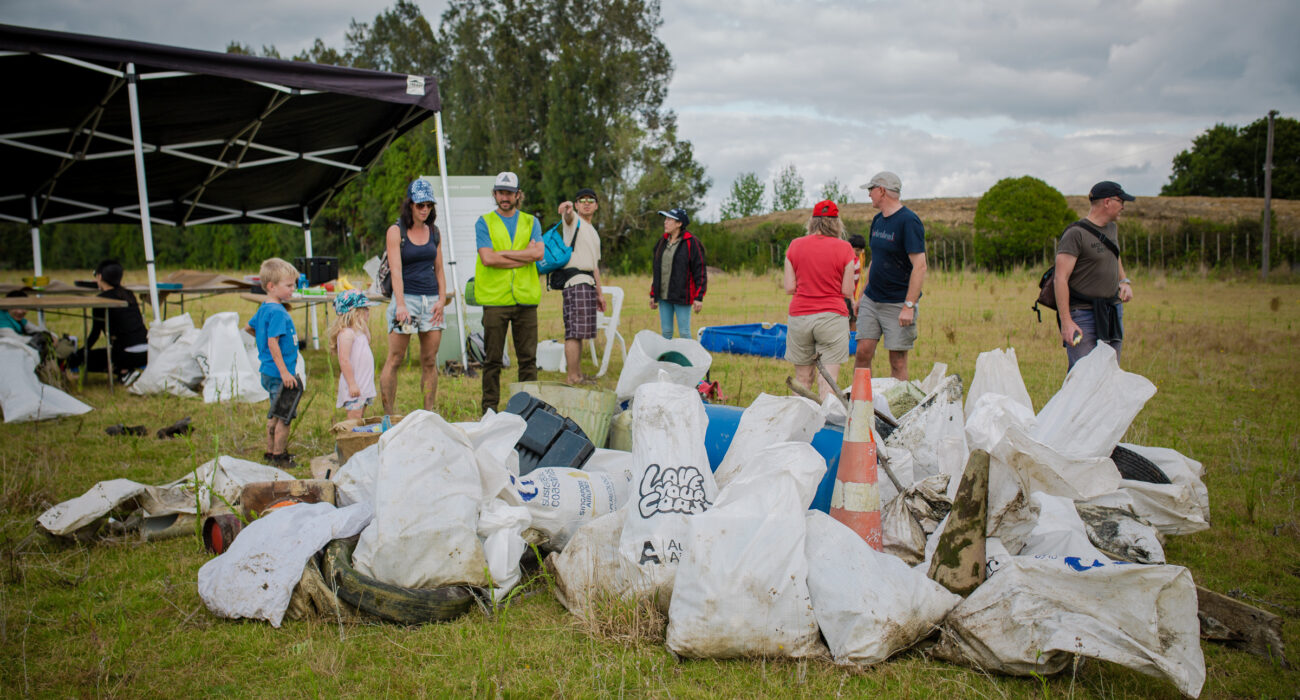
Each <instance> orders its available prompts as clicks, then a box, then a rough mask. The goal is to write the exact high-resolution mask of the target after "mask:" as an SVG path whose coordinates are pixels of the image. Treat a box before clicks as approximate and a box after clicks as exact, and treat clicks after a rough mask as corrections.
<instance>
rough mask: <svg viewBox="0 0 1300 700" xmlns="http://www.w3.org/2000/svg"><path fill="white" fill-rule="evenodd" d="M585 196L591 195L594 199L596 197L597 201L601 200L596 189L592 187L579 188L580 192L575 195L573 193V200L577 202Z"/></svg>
mask: <svg viewBox="0 0 1300 700" xmlns="http://www.w3.org/2000/svg"><path fill="white" fill-rule="evenodd" d="M583 197H591V198H592V199H594V200H596V201H600V197H597V196H596V190H593V189H591V188H590V187H584V188H582V189H580V190H578V193H577V194H575V195H573V201H575V202H576V201H578V200H579V199H582V198H583Z"/></svg>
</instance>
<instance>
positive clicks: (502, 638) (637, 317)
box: [0, 270, 1300, 697]
mask: <svg viewBox="0 0 1300 700" xmlns="http://www.w3.org/2000/svg"><path fill="white" fill-rule="evenodd" d="M1136 272H1137V274H1135V275H1134V277H1135V280H1136V284H1135V293H1136V299H1135V301H1134V303H1133V304H1132V305H1130V307H1129V308H1128V309H1127V311H1126V314H1125V321H1126V335H1127V339H1126V342H1125V346H1124V353H1123V364H1124V366H1125V368H1126V369H1128V370H1130V371H1133V372H1137V373H1139V374H1142V375H1144V376H1146V377H1147V378H1149V379H1150V380H1151V381H1153V382H1154V383H1155V384H1156V386H1157V387H1158V393H1157V394H1156V395H1155V397H1154V398H1153V399H1152V400H1151V401H1150V402H1149V403H1148V404H1147V405H1146V408H1145V410H1143V411H1142V413H1141V414H1140V415H1139V416H1138V418H1137V420H1136V421H1135V423H1134V424H1133V426H1132V428H1131V429H1130V431H1129V434H1128V436H1127V439H1128V440H1129V441H1132V442H1136V443H1139V444H1145V445H1158V446H1165V447H1171V448H1174V449H1177V450H1179V451H1181V452H1183V453H1184V454H1187V455H1188V456H1191V457H1193V458H1195V459H1198V460H1200V461H1201V462H1203V463H1204V464H1205V467H1206V472H1207V479H1206V481H1207V483H1208V485H1209V489H1210V499H1211V509H1212V518H1213V525H1212V527H1211V529H1210V530H1208V531H1206V532H1203V533H1199V534H1197V535H1193V536H1188V537H1182V538H1173V539H1171V540H1169V541H1168V542H1166V544H1165V550H1166V553H1167V555H1168V558H1169V560H1170V562H1171V563H1177V564H1181V565H1184V566H1187V567H1188V568H1189V569H1190V570H1191V571H1192V574H1193V576H1194V578H1195V579H1196V581H1197V582H1198V583H1200V584H1202V585H1204V586H1207V587H1209V588H1211V589H1214V590H1218V591H1221V592H1227V591H1230V590H1235V591H1240V593H1241V594H1242V595H1243V596H1245V597H1246V599H1247V600H1249V601H1251V602H1254V603H1255V604H1257V605H1260V606H1261V607H1263V608H1265V609H1266V610H1269V611H1271V612H1274V613H1276V614H1280V615H1282V616H1283V617H1284V618H1286V620H1287V623H1286V627H1285V639H1286V642H1287V646H1288V647H1289V650H1290V651H1291V656H1292V660H1293V662H1300V658H1298V657H1297V655H1298V654H1300V644H1298V642H1300V633H1297V631H1296V617H1297V616H1298V615H1300V516H1298V515H1297V511H1296V505H1297V495H1298V492H1300V466H1298V465H1300V362H1297V359H1296V353H1297V348H1298V347H1300V343H1298V342H1297V341H1298V340H1300V286H1296V285H1294V284H1268V285H1264V284H1260V283H1258V282H1254V281H1233V280H1227V281H1217V280H1207V279H1203V278H1200V277H1197V276H1163V275H1160V276H1152V275H1144V274H1142V271H1141V270H1138V271H1136ZM16 276H17V275H16V274H15V275H9V276H6V277H7V278H8V277H12V278H14V279H16ZM51 276H53V277H55V278H57V279H63V280H65V281H68V280H71V279H75V278H88V274H87V273H85V272H84V271H68V272H61V273H52V275H51ZM1032 278H1033V274H1032V273H1022V274H1018V275H1011V276H993V275H989V274H984V273H971V272H966V273H960V272H959V273H951V274H937V275H936V274H932V275H931V277H930V279H928V280H927V283H926V294H925V297H924V299H923V304H922V312H921V316H920V324H921V337H920V341H919V342H918V346H917V349H916V351H915V352H914V353H913V357H912V361H911V367H912V375H913V376H914V377H916V378H919V377H922V376H924V375H925V374H926V373H928V372H929V371H930V368H931V366H932V365H933V363H935V362H946V363H947V364H948V366H949V370H950V371H952V372H956V373H958V374H960V375H961V376H962V377H963V378H964V379H965V380H966V381H967V383H969V380H970V379H971V377H972V375H973V370H974V365H975V359H976V357H977V356H978V354H979V353H980V352H982V351H985V350H989V349H992V348H997V347H1007V346H1010V347H1014V348H1016V351H1017V354H1018V356H1019V359H1020V365H1021V371H1022V373H1023V375H1024V378H1025V383H1026V385H1027V386H1028V389H1029V393H1030V395H1031V396H1032V398H1033V400H1034V405H1035V408H1040V407H1041V406H1042V405H1043V403H1045V402H1046V401H1047V399H1048V398H1049V397H1050V396H1051V395H1052V394H1053V393H1054V391H1055V390H1056V388H1058V387H1059V386H1060V383H1061V380H1062V379H1063V378H1064V375H1065V354H1064V352H1063V351H1062V350H1061V349H1060V347H1059V345H1060V344H1059V342H1058V341H1056V340H1055V338H1056V329H1055V325H1054V323H1052V322H1051V321H1050V320H1048V319H1044V322H1043V323H1041V324H1039V323H1037V322H1036V321H1035V319H1034V315H1033V313H1032V312H1030V311H1029V308H1028V307H1029V305H1030V303H1031V301H1032V298H1033V296H1034V294H1033V293H1031V286H1032V284H1033V279H1032ZM607 283H608V284H611V285H617V286H621V287H623V288H624V289H625V290H626V292H627V302H626V304H625V307H624V312H623V321H622V325H621V328H622V331H623V334H624V335H625V336H626V337H627V338H628V341H629V342H630V341H631V338H632V335H633V334H634V333H635V332H636V331H638V330H641V329H647V328H656V329H657V327H658V315H657V312H651V311H650V309H649V307H648V304H647V303H646V298H645V294H644V290H645V289H646V288H647V280H646V279H645V278H643V277H642V278H616V279H612V280H608V282H607ZM1033 291H1035V292H1036V289H1035V290H1033ZM785 304H786V298H785V297H784V296H783V295H782V294H781V293H780V288H779V279H778V278H777V277H776V276H768V277H753V276H735V275H725V274H722V275H716V276H714V277H713V278H712V279H711V280H710V292H709V295H708V298H707V299H706V302H705V308H704V311H703V312H702V313H701V314H697V315H696V316H695V318H694V319H693V322H694V324H695V325H696V326H697V327H698V326H700V325H713V324H729V323H745V322H757V321H784V319H785ZM187 310H189V311H190V312H191V313H192V314H193V315H194V317H195V322H196V323H199V324H201V323H202V319H203V318H204V317H205V316H206V315H209V314H211V313H214V312H216V311H223V310H237V311H239V312H240V315H241V319H246V318H247V317H248V315H249V314H251V313H252V312H253V310H254V306H253V305H252V304H251V303H249V302H246V301H242V300H240V299H239V298H238V297H237V296H225V297H215V298H212V299H208V300H204V301H201V302H197V303H194V304H190V305H188V309H187ZM381 310H382V309H376V311H381ZM295 316H296V318H298V319H299V322H300V323H301V314H295ZM375 318H376V320H377V319H378V314H376V315H375ZM541 318H542V325H541V337H542V338H548V337H549V338H560V337H561V336H562V332H561V331H562V324H561V321H560V308H559V295H558V294H555V293H548V294H546V295H545V296H544V300H543V305H542V309H541ZM53 325H54V327H56V328H59V329H62V330H65V331H67V332H72V333H75V334H77V335H80V334H81V322H80V320H76V321H56V322H54V323H53ZM375 327H376V329H378V323H376V324H375ZM304 330H305V329H302V328H300V335H305V333H304ZM382 343H383V341H382V340H379V341H378V344H377V346H376V347H375V354H376V355H377V356H382V354H383V349H382ZM588 360H589V358H588ZM306 361H307V366H308V371H309V374H310V385H309V388H308V393H307V397H306V398H304V405H306V403H307V402H308V401H310V405H309V406H308V408H307V409H306V411H305V412H304V415H303V417H302V419H301V420H300V421H298V422H297V423H295V426H294V429H293V435H292V438H291V450H292V451H293V452H295V453H297V454H300V455H307V456H310V455H316V454H323V453H326V452H328V451H331V450H332V449H333V443H332V441H331V439H330V438H329V434H328V428H329V426H330V425H331V424H332V423H333V422H334V421H335V420H338V419H339V418H341V417H342V416H341V414H340V413H339V412H338V411H336V410H335V409H334V408H333V406H334V393H333V392H334V382H335V381H336V380H335V378H334V377H333V376H331V372H332V371H333V367H334V364H335V363H331V362H329V361H328V360H327V357H326V355H325V353H324V352H323V351H310V350H309V351H308V352H307V353H306ZM621 364H622V357H621V356H620V355H619V354H618V353H617V351H616V352H615V356H614V359H613V361H612V362H611V368H610V371H609V373H608V374H607V375H606V376H605V377H604V378H602V379H601V380H600V382H601V384H602V385H603V386H606V387H610V388H612V387H613V386H614V384H615V383H616V381H617V376H618V372H619V369H620V368H621ZM584 369H585V371H588V372H594V369H592V368H591V367H590V366H585V368H584ZM875 369H876V371H877V373H881V372H885V371H886V366H885V363H884V361H883V359H878V361H877V364H876V368H875ZM412 370H413V368H412ZM790 373H791V370H790V367H789V366H788V365H787V364H785V363H784V362H782V361H779V360H772V359H758V358H750V357H739V356H729V355H716V356H715V357H714V364H713V370H712V378H713V379H716V380H719V381H720V382H721V384H722V389H723V392H724V394H726V395H727V396H728V397H730V400H729V403H733V404H737V405H747V404H748V403H749V402H750V401H752V400H753V399H754V397H756V396H757V395H758V394H759V393H760V392H764V391H766V392H769V393H775V394H784V393H786V391H785V387H784V380H785V377H786V376H787V375H789V374H790ZM849 374H850V369H849V368H847V367H846V368H844V369H843V370H842V373H841V383H842V384H847V382H848V377H849ZM514 376H515V375H514V371H513V370H506V371H505V373H504V374H503V384H504V383H505V382H508V381H511V380H513V378H514ZM542 378H543V379H557V380H558V379H560V378H561V375H559V374H558V373H545V372H543V373H542ZM79 395H80V397H81V398H82V399H83V400H85V401H86V402H87V403H89V404H91V405H92V406H94V407H95V408H96V410H95V411H93V412H91V413H89V414H86V415H84V416H80V417H75V418H69V419H62V420H58V421H50V422H45V423H27V424H19V425H5V426H3V427H0V553H2V556H0V688H3V689H4V690H3V695H4V696H5V697H18V696H37V697H46V696H118V697H159V696H169V697H181V696H188V697H198V696H204V697H246V696H254V697H264V696H336V695H344V694H347V695H359V696H391V697H408V696H420V697H424V696H433V697H443V696H494V697H505V696H509V697H536V696H578V697H588V696H620V697H621V696H654V697H748V696H771V697H791V696H801V697H826V696H857V697H876V696H882V695H885V696H890V697H894V696H901V697H933V696H936V695H945V696H950V697H1028V696H1035V697H1037V696H1047V695H1052V696H1079V697H1174V696H1176V695H1177V694H1176V692H1175V691H1174V690H1173V688H1172V686H1170V685H1169V684H1167V683H1164V682H1162V681H1157V680H1154V679H1151V678H1148V677H1146V676H1142V675H1139V674H1136V673H1134V672H1130V671H1128V670H1126V669H1122V668H1119V667H1116V666H1113V665H1109V664H1103V663H1095V662H1093V663H1084V664H1082V665H1081V666H1080V667H1079V668H1078V670H1077V671H1076V672H1073V673H1072V672H1070V671H1067V672H1066V673H1064V674H1062V675H1059V676H1056V677H1052V678H1046V679H1037V678H1009V677H1001V676H989V675H987V674H984V673H981V672H979V671H975V670H971V669H966V668H960V667H956V666H952V665H949V664H946V663H942V662H937V661H933V660H930V659H927V658H926V657H925V656H924V655H923V654H921V653H918V652H909V653H906V654H904V655H902V656H900V657H897V658H895V659H893V660H891V661H890V662H887V663H885V664H882V665H879V666H877V667H875V668H872V669H870V670H867V671H855V670H846V669H843V668H840V667H836V666H834V665H832V664H830V663H828V662H820V661H812V662H773V661H761V660H752V661H684V662H679V661H677V660H675V659H674V658H673V657H672V655H670V654H669V653H668V652H667V651H666V650H665V649H664V648H663V646H662V644H658V643H654V642H649V641H617V640H608V639H600V638H593V637H591V636H589V635H587V634H586V633H584V631H583V630H581V629H580V628H579V627H578V626H577V625H576V624H575V622H574V620H573V618H572V617H571V616H569V615H568V614H567V612H566V611H565V610H564V608H563V607H562V606H560V605H559V604H558V603H557V602H556V601H555V599H554V597H553V596H552V595H551V594H550V592H549V590H548V589H547V586H546V583H545V582H544V581H542V580H535V581H533V582H531V583H530V584H529V587H528V589H527V591H526V592H525V594H524V595H523V596H522V597H521V598H519V599H517V600H516V601H515V602H514V603H513V604H512V605H511V606H510V607H509V608H507V609H506V610H504V611H503V612H501V613H499V614H498V615H496V616H494V617H489V616H486V615H484V614H482V613H479V612H473V613H471V614H470V615H468V616H466V617H464V618H462V619H460V620H457V621H455V622H452V623H448V624H441V625H427V626H423V627H416V628H404V627H398V626H393V625H386V624H369V623H359V622H346V623H342V624H340V623H338V622H336V621H332V620H331V621H313V622H286V623H285V625H284V627H282V628H281V629H274V628H272V627H270V626H269V625H267V624H263V623H255V622H233V621H228V620H223V619H219V618H216V617H214V616H213V615H212V614H210V613H209V612H208V611H207V609H206V608H205V607H204V606H203V605H202V603H201V602H200V600H199V598H198V595H197V592H196V589H195V578H196V573H197V571H198V569H199V567H200V566H201V565H202V564H203V563H204V562H205V561H207V559H208V555H206V554H205V553H204V552H203V548H202V543H201V542H199V541H198V540H197V539H195V538H192V537H191V538H183V539H178V540H170V541H164V542H154V543H141V542H138V541H119V542H108V543H100V544H97V545H94V546H89V547H72V548H56V547H52V546H49V545H46V544H37V545H36V546H33V547H28V548H26V549H23V550H21V551H19V550H17V549H16V548H17V546H18V544H19V543H20V542H21V541H22V540H24V538H26V537H27V535H28V534H29V533H30V532H31V531H32V526H33V522H34V520H35V518H36V516H37V515H38V514H39V513H40V512H41V511H42V510H43V509H44V508H45V507H47V506H48V505H52V504H54V503H57V502H59V501H63V500H66V499H68V498H72V497H75V496H78V495H80V494H81V493H83V492H84V491H85V490H86V489H87V488H89V487H90V486H91V485H92V484H94V483H95V482H97V481H99V480H103V479H111V478H119V477H122V478H128V479H133V480H136V481H141V482H146V483H161V482H164V481H169V480H171V479H174V478H176V477H179V476H181V475H182V474H183V473H184V472H186V470H188V469H190V468H191V466H192V465H193V463H194V459H195V458H197V459H199V460H206V459H208V458H210V457H212V456H213V455H215V454H232V455H236V456H240V457H245V458H250V459H260V455H261V453H262V452H263V450H264V443H263V430H264V426H265V420H264V418H263V416H264V415H265V413H264V411H265V406H264V405H257V406H248V405H205V404H203V403H201V402H198V401H196V400H183V399H177V398H173V397H161V396H160V397H150V398H143V397H138V396H133V395H130V394H128V393H126V392H124V391H122V390H121V389H118V390H117V391H115V392H113V393H110V392H109V390H108V389H107V387H106V386H105V385H104V383H103V380H102V378H92V379H91V380H89V381H88V382H87V385H86V387H85V388H84V389H83V390H81V391H80V392H79ZM478 399H479V384H478V382H477V380H472V379H466V378H464V377H444V378H443V379H442V381H441V384H440V393H439V399H438V407H439V412H440V413H442V414H443V415H444V416H445V417H447V418H448V419H449V420H469V419H474V418H476V407H477V405H478ZM398 401H399V404H400V409H401V410H403V411H408V410H411V409H414V408H416V407H417V406H418V405H419V392H418V372H416V371H404V372H403V373H402V375H401V388H400V389H399V395H398ZM187 415H189V416H193V418H194V423H195V425H196V427H197V433H196V434H195V436H194V439H193V441H192V443H191V444H187V443H186V442H184V441H179V440H170V441H160V440H157V439H155V438H153V437H152V430H155V429H157V428H159V427H162V426H165V425H167V424H170V423H171V422H172V421H174V420H176V419H177V418H180V417H184V416H187ZM119 422H124V423H126V424H128V425H130V424H138V423H143V424H145V425H146V426H147V427H148V428H150V430H151V435H150V436H149V437H143V438H136V437H118V438H113V437H109V436H107V435H105V433H104V427H105V426H108V425H111V424H114V423H119ZM299 472H300V473H305V472H306V469H300V470H299ZM1203 646H1204V649H1205V655H1206V664H1207V668H1208V678H1207V681H1206V684H1205V690H1204V693H1203V696H1204V697H1293V696H1294V695H1295V693H1296V689H1297V688H1300V672H1297V671H1295V670H1285V669H1283V668H1282V667H1281V665H1280V664H1279V663H1278V662H1276V661H1270V660H1266V659H1262V658H1258V657H1255V656H1250V655H1247V654H1244V653H1241V652H1237V651H1233V650H1230V649H1227V648H1224V647H1221V646H1216V645H1212V644H1208V643H1207V644H1205V645H1203Z"/></svg>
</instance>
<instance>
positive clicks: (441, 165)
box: [433, 112, 469, 370]
mask: <svg viewBox="0 0 1300 700" xmlns="http://www.w3.org/2000/svg"><path fill="white" fill-rule="evenodd" d="M433 128H434V131H435V132H436V133H437V135H438V177H440V178H442V215H443V223H445V224H446V225H447V235H446V236H443V240H444V241H446V242H447V254H448V258H449V259H448V262H447V266H448V267H450V268H451V288H452V290H454V291H455V293H456V296H455V303H456V327H457V328H459V329H460V366H461V369H464V370H469V356H468V355H467V353H466V352H465V336H466V335H467V333H466V328H465V299H464V298H463V297H462V295H461V293H460V280H459V278H458V275H457V274H456V244H455V243H454V241H455V238H456V237H455V236H453V235H452V232H451V190H450V189H449V188H448V187H447V152H446V149H445V148H443V145H442V112H434V113H433ZM443 294H446V291H443Z"/></svg>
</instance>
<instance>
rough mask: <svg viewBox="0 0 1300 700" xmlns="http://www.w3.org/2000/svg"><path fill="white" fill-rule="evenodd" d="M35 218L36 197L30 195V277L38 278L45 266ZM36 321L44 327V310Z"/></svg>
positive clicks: (39, 312) (38, 314)
mask: <svg viewBox="0 0 1300 700" xmlns="http://www.w3.org/2000/svg"><path fill="white" fill-rule="evenodd" d="M36 217H37V210H36V195H32V220H31V224H32V275H33V276H34V277H40V276H41V275H43V274H45V265H44V264H43V263H42V262H41V224H40V221H39V220H38V219H37V218H36ZM38 296H39V295H38ZM36 321H37V322H38V323H40V324H41V325H42V326H44V325H45V311H44V310H41V311H37V312H36Z"/></svg>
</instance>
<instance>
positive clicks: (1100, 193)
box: [1088, 180, 1137, 202]
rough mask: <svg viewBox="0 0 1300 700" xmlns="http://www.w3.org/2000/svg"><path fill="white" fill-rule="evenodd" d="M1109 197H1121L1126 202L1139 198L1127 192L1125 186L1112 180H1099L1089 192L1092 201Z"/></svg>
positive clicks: (1089, 198)
mask: <svg viewBox="0 0 1300 700" xmlns="http://www.w3.org/2000/svg"><path fill="white" fill-rule="evenodd" d="M1107 197H1119V198H1120V199H1122V200H1123V201H1125V202H1131V201H1133V200H1135V199H1137V197H1134V196H1133V195H1131V194H1129V193H1128V192H1125V191H1124V188H1123V187H1120V186H1119V183H1118V182H1111V181H1110V180H1102V181H1101V182H1098V183H1097V184H1095V185H1093V186H1092V191H1090V192H1089V193H1088V200H1089V201H1091V202H1095V201H1097V200H1099V199H1106V198H1107Z"/></svg>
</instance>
